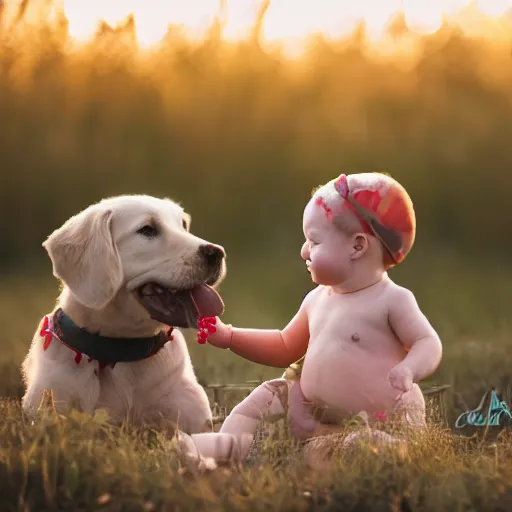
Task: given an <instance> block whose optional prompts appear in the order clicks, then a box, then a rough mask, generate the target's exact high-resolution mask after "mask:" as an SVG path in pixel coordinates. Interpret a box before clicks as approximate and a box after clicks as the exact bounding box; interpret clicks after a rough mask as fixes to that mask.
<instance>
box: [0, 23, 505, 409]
mask: <svg viewBox="0 0 512 512" xmlns="http://www.w3.org/2000/svg"><path fill="white" fill-rule="evenodd" d="M395 28H396V27H395ZM219 34H220V31H219V27H217V26H212V29H211V31H210V32H209V33H208V35H207V37H206V38H205V39H204V40H203V41H201V42H199V43H192V42H191V41H189V40H187V39H186V38H185V37H184V36H183V35H181V34H180V32H179V31H178V30H175V29H172V30H170V31H169V33H168V35H167V36H166V39H165V40H164V41H163V42H162V44H161V45H160V46H159V47H155V48H153V49H152V50H151V51H146V52H142V51H140V50H139V49H138V48H137V46H136V43H135V42H134V40H133V37H132V34H131V33H130V27H129V26H127V27H125V28H124V29H119V30H118V31H113V30H111V29H108V27H103V29H102V31H100V33H99V34H98V37H97V38H96V39H94V40H93V41H91V42H90V43H89V44H87V45H85V46H81V47H78V48H76V47H75V48H73V47H72V46H70V41H69V40H68V39H67V37H66V27H65V24H61V25H57V26H52V27H45V26H43V27H41V28H35V27H32V28H31V30H30V32H29V33H28V35H27V33H26V34H25V36H23V37H21V36H16V35H15V34H13V33H11V32H9V31H7V30H4V32H2V33H1V37H0V120H1V123H0V239H1V240H2V243H1V250H0V268H1V269H2V275H3V277H2V281H1V282H0V286H1V289H2V290H1V292H0V301H1V307H0V321H1V323H2V326H3V331H2V333H3V336H5V340H3V339H2V340H0V341H1V342H2V343H3V346H4V348H5V349H4V350H0V361H1V362H2V364H3V365H4V368H5V371H4V372H3V377H2V378H0V392H1V393H2V394H7V395H13V394H14V395H19V394H20V392H21V387H20V386H21V384H20V381H19V373H18V365H19V362H20V361H21V359H22V357H23V356H24V354H25V353H26V349H27V346H28V343H29V341H30V339H31V335H32V332H33V330H34V328H35V326H36V323H37V321H38V320H39V318H40V317H41V315H43V314H44V313H45V312H47V311H48V310H49V309H50V308H51V307H52V303H53V300H54V298H55V296H56V295H57V286H58V285H57V283H56V282H55V280H53V278H52V275H51V266H50V263H49V261H48V258H47V256H46V254H45V252H44V250H43V249H42V247H41V243H42V242H43V241H44V239H45V238H46V236H47V235H48V234H49V233H51V231H52V230H54V229H56V228H57V227H59V226H60V225H61V224H62V223H63V222H64V221H65V220H66V219H67V218H68V217H69V216H71V215H73V214H74V213H77V212H78V211H80V210H81V209H83V208H85V207H86V206H88V205H89V204H91V203H92V202H95V201H98V200H100V199H101V198H104V197H106V196H110V195H117V194H126V193H147V194H153V195H157V196H168V197H171V198H173V199H175V200H178V201H180V202H181V203H182V204H183V205H184V206H185V208H186V209H187V210H188V211H189V212H191V213H192V215H193V223H192V229H193V231H194V232H195V233H197V234H198V235H200V236H202V237H204V238H206V239H210V240H212V241H215V242H217V243H220V244H222V245H224V246H225V247H226V249H227V253H228V269H229V270H228V276H227V279H226V281H225V283H224V284H223V285H222V290H221V291H222V293H223V295H224V297H225V300H226V305H227V311H226V319H227V321H230V322H233V323H238V324H241V325H247V326H255V327H256V326H262V327H263V326H265V327H281V326H283V325H284V323H285V322H286V321H287V320H288V319H289V318H290V317H291V316H292V315H293V313H294V312H295V311H296V309H297V307H298V305H299V303H300V301H301V299H302V297H303V295H304V294H305V293H306V292H307V290H308V289H310V288H311V283H310V281H309V276H308V274H307V273H306V271H305V267H304V264H303V262H302V261H301V259H300V256H299V250H300V246H301V244H302V240H303V235H302V229H301V215H302V209H303V207H304V205H305V203H306V202H307V200H308V198H309V194H310V190H311V189H312V188H313V187H314V186H316V185H318V184H321V183H325V182H326V181H328V180H330V179H332V178H333V177H335V176H337V175H338V174H339V173H341V172H346V173H356V172H367V171H374V170H376V171H387V172H390V173H391V174H392V175H393V176H394V177H395V178H397V179H398V180H399V181H400V182H401V183H403V184H404V186H405V187H406V188H407V189H408V191H409V193H410V195H411V196H412V198H413V201H414V204H415V208H416V213H417V218H418V235H417V242H416V246H415V248H414V249H413V251H412V253H411V255H410V256H409V257H408V258H407V260H406V261H405V263H404V264H403V265H401V266H400V267H398V268H397V269H394V270H393V271H392V277H393V278H394V279H395V280H396V281H398V282H399V283H401V284H403V285H405V286H407V287H409V288H411V289H412V290H413V291H414V292H415V293H416V295H417V297H418V300H419V302H420V305H421V307H422V309H423V310H424V311H425V313H426V314H427V315H428V317H429V318H430V319H431V320H432V323H433V324H434V325H435V327H436V328H437V329H438V330H439V332H440V333H441V336H442V338H443V342H444V346H445V357H444V361H443V365H442V367H441V369H440V371H439V372H438V374H437V375H436V376H435V378H434V380H438V381H442V382H448V383H451V384H453V385H454V386H455V389H456V392H457V393H459V395H454V397H457V396H458V398H457V400H459V402H460V399H461V398H464V397H465V399H467V400H469V401H470V402H471V403H472V404H473V403H474V404H475V405H476V403H475V401H476V400H477V398H479V397H478V394H479V393H481V392H482V391H483V389H485V388H486V387H487V386H488V385H490V384H492V383H493V384H496V385H501V384H502V383H503V382H507V379H508V373H507V372H508V370H507V368H506V367H505V365H504V358H505V357H507V355H508V354H509V353H510V346H511V344H512V343H511V342H510V340H509V333H510V332H511V331H510V324H511V322H510V320H509V318H510V289H511V284H512V272H511V271H510V269H509V266H508V262H509V259H510V251H511V249H512V239H511V237H509V236H508V233H509V227H510V225H511V222H512V209H510V208H509V207H508V204H509V203H508V200H509V197H510V195H511V191H512V178H511V176H510V168H511V164H512V145H511V136H510V134H511V133H512V101H511V100H512V66H511V55H510V47H509V46H507V45H498V44H493V43H491V42H488V41H487V42H485V41H482V40H477V39H473V38H469V37H467V36H465V35H463V34H462V33H461V32H459V31H457V30H456V29H454V28H450V27H448V26H445V27H443V28H442V29H441V30H440V31H439V32H438V33H436V34H434V35H432V36H425V37H423V38H422V39H421V40H420V42H419V50H418V53H417V58H416V59H414V61H413V62H409V63H408V65H405V64H404V62H401V61H400V59H399V58H396V59H393V58H388V59H377V58H375V57H374V56H372V54H371V53H370V52H369V51H368V45H367V41H366V38H365V33H364V27H359V29H358V30H357V31H356V32H355V33H354V35H353V37H350V38H348V39H345V40H343V41H337V42H336V41H327V40H324V39H322V38H320V37H317V38H314V39H313V40H312V41H311V44H310V46H309V48H308V49H307V51H306V53H305V54H304V56H303V57H302V58H300V59H295V60H293V59H287V58H285V56H284V55H283V54H282V53H281V52H280V51H279V50H277V49H276V50H272V51H270V50H269V51H264V50H263V49H262V47H261V46H260V45H259V44H258V38H257V37H254V38H253V39H251V40H248V41H242V42H240V43H237V44H234V43H230V44H228V43H225V42H223V41H222V39H221V37H220V35H219ZM396 37H397V38H400V37H403V35H402V36H401V35H400V33H397V34H396ZM191 349H192V352H193V360H194V362H195V364H196V368H197V371H198V374H199V375H200V377H201V378H202V379H203V380H216V379H218V380H222V381H229V380H233V379H242V378H246V377H247V378H253V377H255V376H263V377H269V376H273V375H276V372H275V370H274V369H269V368H263V367H260V366H258V365H252V364H249V363H246V362H245V361H242V360H241V359H240V358H236V357H235V356H233V355H232V354H225V353H221V351H218V350H215V349H213V348H211V347H196V346H195V345H194V344H193V343H191ZM453 400H454V405H456V403H459V402H456V401H455V400H456V398H454V399H453Z"/></svg>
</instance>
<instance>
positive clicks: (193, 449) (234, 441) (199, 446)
mask: <svg viewBox="0 0 512 512" xmlns="http://www.w3.org/2000/svg"><path fill="white" fill-rule="evenodd" d="M253 437H254V436H253V435H252V434H242V435H239V436H235V435H232V434H223V433H213V432H212V433H205V434H194V435H193V436H190V435H187V434H185V433H184V432H178V433H177V434H176V436H175V439H176V451H177V453H178V456H179V458H180V460H181V462H182V464H183V465H184V466H187V467H193V468H195V469H197V470H200V471H208V470H210V471H211V470H214V469H216V467H217V464H221V463H232V462H241V461H243V460H244V459H245V457H247V454H248V453H249V449H250V447H251V444H252V440H253Z"/></svg>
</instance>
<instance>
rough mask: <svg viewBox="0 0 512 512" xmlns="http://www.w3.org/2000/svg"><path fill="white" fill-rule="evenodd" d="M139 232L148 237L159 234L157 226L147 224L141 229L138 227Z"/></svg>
mask: <svg viewBox="0 0 512 512" xmlns="http://www.w3.org/2000/svg"><path fill="white" fill-rule="evenodd" d="M137 233H139V235H143V236H145V237H147V238H154V237H155V236H157V235H158V230H157V229H156V228H155V226H151V225H149V224H147V225H146V226H143V227H141V228H140V229H138V230H137Z"/></svg>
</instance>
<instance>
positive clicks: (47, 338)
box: [39, 316, 53, 350]
mask: <svg viewBox="0 0 512 512" xmlns="http://www.w3.org/2000/svg"><path fill="white" fill-rule="evenodd" d="M39 336H41V337H42V338H44V343H43V350H48V347H49V346H50V343H51V342H52V340H53V331H52V330H51V329H50V320H49V318H48V317H47V316H45V317H44V322H43V326H42V327H41V330H40V331H39Z"/></svg>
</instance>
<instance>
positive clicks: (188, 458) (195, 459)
mask: <svg viewBox="0 0 512 512" xmlns="http://www.w3.org/2000/svg"><path fill="white" fill-rule="evenodd" d="M174 442H175V447H176V453H177V455H178V458H179V460H180V462H181V463H182V464H183V466H185V467H187V468H189V469H195V470H197V471H200V472H203V471H213V470H214V469H216V468H217V463H216V462H215V460H214V459H213V458H212V457H204V456H203V455H202V454H201V453H200V452H199V450H198V449H197V446H196V445H195V443H194V441H193V440H192V437H190V436H189V435H188V434H185V433H184V432H180V431H176V435H175V436H174Z"/></svg>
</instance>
